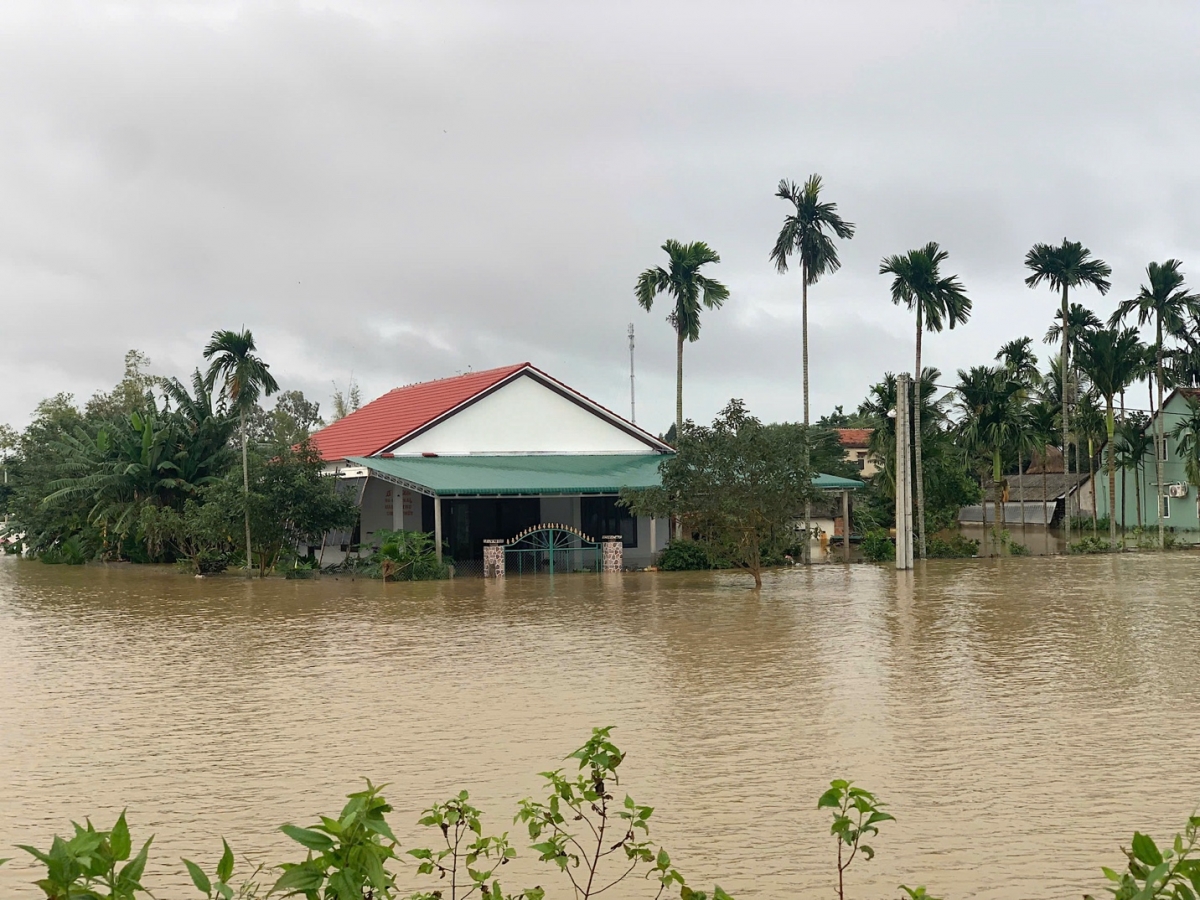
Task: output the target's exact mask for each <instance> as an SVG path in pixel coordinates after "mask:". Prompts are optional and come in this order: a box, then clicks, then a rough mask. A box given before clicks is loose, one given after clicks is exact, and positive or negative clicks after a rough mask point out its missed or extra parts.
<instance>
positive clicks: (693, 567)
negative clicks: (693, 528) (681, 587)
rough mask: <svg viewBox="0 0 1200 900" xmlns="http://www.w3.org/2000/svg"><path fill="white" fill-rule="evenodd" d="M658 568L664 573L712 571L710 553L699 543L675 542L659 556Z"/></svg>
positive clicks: (668, 545)
mask: <svg viewBox="0 0 1200 900" xmlns="http://www.w3.org/2000/svg"><path fill="white" fill-rule="evenodd" d="M658 567H659V568H660V569H662V570H663V571H664V572H693V571H697V570H699V569H711V568H712V567H713V566H712V561H711V560H710V559H709V558H708V551H707V550H706V549H705V548H704V545H703V544H700V543H699V542H697V541H688V540H673V541H671V543H669V544H667V546H666V548H665V549H664V550H663V551H662V553H660V554H659V555H658Z"/></svg>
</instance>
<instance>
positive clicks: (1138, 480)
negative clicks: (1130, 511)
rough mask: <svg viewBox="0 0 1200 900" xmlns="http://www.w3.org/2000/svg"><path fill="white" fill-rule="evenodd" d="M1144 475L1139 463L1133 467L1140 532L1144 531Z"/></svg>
mask: <svg viewBox="0 0 1200 900" xmlns="http://www.w3.org/2000/svg"><path fill="white" fill-rule="evenodd" d="M1142 474H1143V472H1142V466H1141V464H1140V463H1139V464H1137V465H1135V466H1134V467H1133V492H1134V494H1135V495H1136V496H1135V499H1136V501H1137V519H1138V531H1141V530H1142Z"/></svg>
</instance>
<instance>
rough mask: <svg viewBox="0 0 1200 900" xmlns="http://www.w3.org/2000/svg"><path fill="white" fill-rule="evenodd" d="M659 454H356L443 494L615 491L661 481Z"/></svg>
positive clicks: (361, 461) (390, 476)
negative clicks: (388, 457) (379, 456)
mask: <svg viewBox="0 0 1200 900" xmlns="http://www.w3.org/2000/svg"><path fill="white" fill-rule="evenodd" d="M662 460H663V456H662V454H659V453H648V454H640V455H623V454H622V455H617V454H612V455H607V454H605V455H590V456H568V455H558V454H546V455H544V456H433V457H430V456H398V457H395V458H394V459H382V458H376V457H370V458H366V457H361V456H356V457H351V458H350V459H348V460H347V462H349V463H350V464H351V465H355V466H365V467H366V468H368V469H370V470H372V471H373V472H375V473H377V474H378V475H379V476H380V477H382V478H384V479H386V480H389V481H396V482H398V483H408V484H411V485H413V486H414V487H417V488H425V489H426V491H425V492H426V493H428V492H432V493H434V494H436V495H438V496H440V497H445V496H480V495H486V494H615V493H617V492H618V491H620V490H621V488H626V487H629V488H640V487H655V486H657V485H659V484H661V483H662V481H661V479H660V478H659V475H658V464H659V463H660V462H662Z"/></svg>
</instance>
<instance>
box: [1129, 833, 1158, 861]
mask: <svg viewBox="0 0 1200 900" xmlns="http://www.w3.org/2000/svg"><path fill="white" fill-rule="evenodd" d="M1133 855H1134V856H1135V857H1137V859H1138V861H1140V862H1144V863H1145V864H1146V865H1148V866H1157V865H1158V864H1159V863H1161V862H1162V861H1163V858H1162V853H1160V852H1159V850H1158V846H1157V845H1156V844H1155V843H1154V840H1153V839H1152V838H1151V837H1150V836H1149V835H1145V834H1142V833H1141V832H1140V831H1135V832H1134V833H1133Z"/></svg>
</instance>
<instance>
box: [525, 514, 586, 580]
mask: <svg viewBox="0 0 1200 900" xmlns="http://www.w3.org/2000/svg"><path fill="white" fill-rule="evenodd" d="M601 557H602V554H601V552H600V543H599V542H598V541H594V540H592V539H591V538H590V537H588V536H587V535H586V534H584V533H583V532H582V531H580V530H579V529H578V528H572V527H571V526H570V525H536V526H534V527H533V528H527V529H525V530H524V531H522V532H521V533H520V534H518V535H517V536H516V537H514V538H513V539H512V540H511V541H509V542H508V543H507V544H505V545H504V568H505V571H507V572H515V573H517V574H518V575H524V574H526V573H529V574H535V573H538V572H548V573H549V574H551V575H553V574H554V573H555V572H599V571H600V565H601V562H602V559H601Z"/></svg>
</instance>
